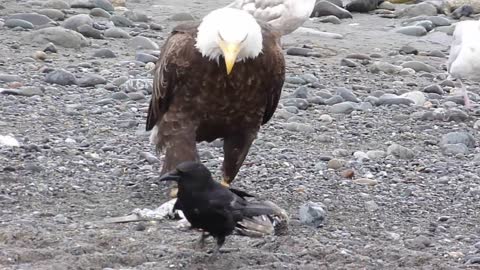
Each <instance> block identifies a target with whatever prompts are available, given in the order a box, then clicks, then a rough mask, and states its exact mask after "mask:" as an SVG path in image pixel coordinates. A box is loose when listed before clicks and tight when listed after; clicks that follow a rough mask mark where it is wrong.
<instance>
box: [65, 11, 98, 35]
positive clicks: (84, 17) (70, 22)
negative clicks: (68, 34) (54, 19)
mask: <svg viewBox="0 0 480 270" xmlns="http://www.w3.org/2000/svg"><path fill="white" fill-rule="evenodd" d="M82 25H88V26H92V25H93V19H92V17H90V15H88V14H78V15H74V16H72V17H70V18H68V19H66V20H65V21H64V22H63V24H62V26H63V27H64V28H67V29H70V30H74V31H77V32H78V27H80V26H82Z"/></svg>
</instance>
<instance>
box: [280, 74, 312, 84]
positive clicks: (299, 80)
mask: <svg viewBox="0 0 480 270" xmlns="http://www.w3.org/2000/svg"><path fill="white" fill-rule="evenodd" d="M285 82H286V83H291V84H306V83H307V81H305V80H304V79H302V78H301V77H298V76H295V77H286V78H285Z"/></svg>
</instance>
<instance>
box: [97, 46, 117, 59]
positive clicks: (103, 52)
mask: <svg viewBox="0 0 480 270" xmlns="http://www.w3.org/2000/svg"><path fill="white" fill-rule="evenodd" d="M93 56H94V57H99V58H115V57H117V55H116V54H115V53H114V52H113V51H112V50H110V49H107V48H103V49H98V50H96V51H95V52H94V53H93Z"/></svg>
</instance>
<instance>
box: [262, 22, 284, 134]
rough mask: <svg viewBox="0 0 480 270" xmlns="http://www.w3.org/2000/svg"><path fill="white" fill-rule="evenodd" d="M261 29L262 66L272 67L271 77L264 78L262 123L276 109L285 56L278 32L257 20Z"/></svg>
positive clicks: (280, 90)
mask: <svg viewBox="0 0 480 270" xmlns="http://www.w3.org/2000/svg"><path fill="white" fill-rule="evenodd" d="M259 23H260V25H261V26H262V30H263V37H264V38H263V40H264V43H263V53H264V54H265V57H264V58H263V59H265V60H264V61H266V62H265V63H264V66H265V67H266V68H272V69H273V70H272V72H270V74H272V77H271V78H269V79H266V80H265V84H266V85H265V90H266V91H267V106H266V108H265V113H264V115H263V121H262V125H263V124H266V123H267V122H268V121H269V120H270V119H271V118H272V116H273V113H274V112H275V110H276V109H277V105H278V101H279V100H280V95H281V94H282V87H283V83H284V81H285V58H284V55H283V52H282V47H281V45H280V35H281V34H280V33H279V32H276V31H272V30H273V29H272V28H271V27H270V26H269V25H266V24H265V23H261V22H259Z"/></svg>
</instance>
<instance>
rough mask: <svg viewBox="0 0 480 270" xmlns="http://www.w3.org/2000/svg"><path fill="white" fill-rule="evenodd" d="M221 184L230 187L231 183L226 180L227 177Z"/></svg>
mask: <svg viewBox="0 0 480 270" xmlns="http://www.w3.org/2000/svg"><path fill="white" fill-rule="evenodd" d="M220 184H221V185H222V186H224V187H226V188H229V187H230V184H229V183H228V182H227V181H225V179H222V181H220Z"/></svg>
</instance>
